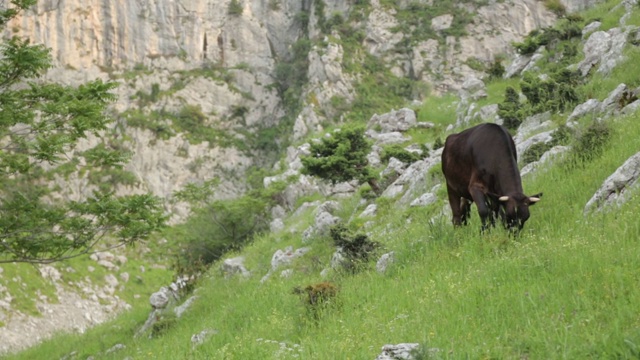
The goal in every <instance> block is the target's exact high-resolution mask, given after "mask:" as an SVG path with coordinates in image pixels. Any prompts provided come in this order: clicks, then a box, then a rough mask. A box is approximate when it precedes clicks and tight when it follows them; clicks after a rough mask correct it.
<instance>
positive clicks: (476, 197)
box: [469, 186, 491, 231]
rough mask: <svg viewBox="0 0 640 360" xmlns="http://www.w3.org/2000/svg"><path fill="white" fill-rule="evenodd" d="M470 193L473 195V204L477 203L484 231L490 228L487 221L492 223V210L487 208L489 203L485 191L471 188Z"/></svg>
mask: <svg viewBox="0 0 640 360" xmlns="http://www.w3.org/2000/svg"><path fill="white" fill-rule="evenodd" d="M469 192H470V193H471V197H472V198H473V202H475V203H476V207H477V208H478V215H480V220H481V221H482V231H484V230H486V229H487V228H488V226H489V225H488V224H487V220H489V223H491V220H490V219H489V217H490V216H491V210H490V209H489V207H488V206H487V201H486V198H485V195H484V191H482V189H481V188H480V187H477V186H471V187H469Z"/></svg>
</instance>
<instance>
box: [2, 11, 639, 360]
mask: <svg viewBox="0 0 640 360" xmlns="http://www.w3.org/2000/svg"><path fill="white" fill-rule="evenodd" d="M610 3H617V1H610V2H609V3H608V4H605V5H603V7H602V8H601V9H610V8H611V4H610ZM603 14H605V12H604V11H601V12H597V11H590V12H589V13H588V14H586V15H585V18H587V19H589V18H593V17H595V16H601V17H603V19H602V20H603V23H604V24H608V23H613V20H611V19H609V18H608V17H607V16H611V17H614V16H617V17H618V18H619V16H620V15H621V14H619V12H615V13H612V14H610V15H606V16H605V15H603ZM638 19H640V9H638V10H635V11H634V12H633V13H632V16H631V18H630V20H629V21H635V22H637V21H638ZM626 55H627V60H626V62H625V63H624V64H622V65H619V66H618V67H617V69H616V70H615V71H614V72H613V73H612V74H611V75H610V76H608V77H601V76H598V75H596V76H593V77H591V78H590V82H589V83H588V84H586V85H584V86H581V87H580V88H579V89H578V90H579V92H580V93H581V94H582V95H583V96H585V97H586V98H589V97H593V98H596V99H599V100H602V99H603V98H605V97H606V95H607V94H608V93H609V92H610V91H611V90H612V89H613V88H615V87H616V86H617V85H618V84H619V83H621V82H624V83H626V84H627V85H628V86H629V87H631V88H635V87H638V86H640V68H639V67H640V65H638V64H640V52H639V51H638V50H637V48H636V47H633V48H630V49H629V50H628V51H627V54H626ZM550 58H553V57H550ZM543 66H544V65H543ZM506 85H511V86H514V80H509V81H501V80H499V81H496V82H494V83H492V84H491V85H490V86H489V87H488V91H489V92H491V93H490V94H489V98H491V99H498V100H497V101H500V100H501V99H502V96H503V94H504V89H505V87H506ZM454 101H455V99H454V98H453V97H447V98H440V99H430V100H428V101H427V103H426V104H425V107H424V111H420V112H419V116H420V120H425V121H426V120H430V119H435V121H436V123H437V125H438V126H437V129H438V131H444V129H445V128H446V125H447V124H448V123H454V122H455V119H453V117H452V109H455V104H453V102H454ZM430 105H434V106H430ZM435 105H437V106H435ZM436 109H441V111H442V113H445V114H448V115H447V116H442V115H441V113H440V112H439V111H438V110H436ZM567 115H568V113H564V114H554V115H553V120H554V121H555V122H556V123H558V124H560V123H563V122H564V119H566V116H567ZM447 118H448V120H447ZM447 121H448V122H447ZM593 121H594V119H592V118H591V117H585V118H582V119H581V120H580V122H579V124H578V127H579V128H580V129H586V128H587V127H588V126H589V125H590V124H591V123H592V122H593ZM605 121H606V123H607V124H608V125H609V126H610V129H611V130H612V132H611V138H610V140H609V141H608V142H607V145H606V146H605V147H604V149H603V151H602V153H600V154H596V155H595V156H594V157H593V158H591V159H588V160H587V161H581V160H576V161H574V160H572V159H573V158H571V156H570V157H569V158H568V159H567V160H564V161H558V162H556V163H555V164H553V165H552V166H551V167H549V168H547V169H542V170H539V171H538V172H536V173H535V174H532V175H528V176H526V177H525V178H524V179H523V181H524V189H525V192H527V193H529V194H533V193H537V192H544V196H543V198H542V200H541V201H540V202H539V203H538V204H536V205H535V207H533V208H532V209H531V212H532V216H531V219H530V220H529V221H528V222H527V224H526V226H525V229H524V231H523V233H522V234H521V235H520V236H518V237H513V236H510V235H509V234H508V233H506V232H505V231H503V230H502V229H495V230H493V231H491V232H489V233H487V234H484V235H481V234H480V232H479V229H480V221H479V219H478V216H477V212H476V211H475V207H474V208H473V211H472V219H471V224H470V225H469V226H467V227H464V228H458V229H454V228H453V227H452V226H451V224H450V219H449V217H448V215H446V216H444V217H443V216H441V213H442V209H443V207H444V206H445V204H446V203H445V194H444V190H442V189H441V190H440V192H439V195H440V199H441V201H438V202H437V203H436V204H433V205H430V206H427V207H422V208H402V207H398V206H397V205H396V204H395V203H394V202H393V201H392V200H389V199H378V200H369V202H376V203H377V205H378V213H377V215H376V217H375V219H374V223H373V225H369V227H365V225H364V222H365V220H364V219H359V218H354V217H353V215H354V214H359V213H360V212H362V210H364V208H365V207H366V205H367V203H366V202H363V201H361V200H362V199H360V198H359V197H358V196H354V197H352V198H348V199H338V201H340V203H341V206H342V207H341V209H340V210H339V212H338V214H337V215H338V216H340V217H341V218H342V219H343V220H344V221H345V222H350V226H351V228H352V229H360V230H362V231H366V232H367V233H368V234H369V238H370V239H371V240H373V241H376V242H378V243H380V245H381V248H380V249H379V250H378V253H377V254H378V255H379V254H382V253H385V252H388V251H394V252H395V259H396V260H395V262H394V263H393V264H391V265H390V267H389V269H388V270H387V272H386V273H384V274H380V273H378V272H377V271H376V270H375V268H374V263H373V262H368V263H366V264H364V265H363V266H362V268H361V269H359V271H357V272H346V271H345V272H340V271H332V272H329V274H328V275H327V277H325V278H323V277H322V276H321V275H320V272H321V271H322V270H323V269H325V268H327V267H328V266H329V263H330V260H331V256H332V253H333V252H334V250H335V247H334V245H333V242H332V239H331V238H329V237H328V236H325V237H316V238H314V239H312V240H311V241H310V242H309V243H303V241H302V231H303V230H304V229H305V228H306V226H304V225H306V224H308V223H310V222H311V219H312V217H313V214H312V213H311V210H309V211H307V212H306V213H303V214H300V215H297V216H296V217H292V218H289V219H286V221H285V224H286V226H287V227H286V229H285V230H283V231H282V232H281V233H267V234H263V235H261V236H259V237H257V238H255V239H254V241H253V242H252V243H250V244H249V245H248V246H246V247H245V248H244V249H243V250H242V255H243V256H245V258H246V262H245V264H246V267H247V268H248V269H249V270H250V271H251V272H252V276H251V277H249V278H246V279H245V278H241V277H232V278H225V277H224V276H223V275H222V274H221V273H220V272H219V271H218V269H219V266H218V264H214V266H213V267H212V268H211V270H210V271H209V273H208V274H207V275H206V276H205V277H204V278H203V279H202V280H201V282H200V284H199V285H200V286H199V288H198V289H197V290H196V291H195V295H196V296H197V299H196V300H195V302H194V303H193V305H192V307H191V308H190V309H189V310H188V311H187V312H186V313H185V315H183V317H182V318H180V319H178V320H176V321H168V322H165V324H166V328H164V329H160V331H159V334H158V335H157V336H156V337H154V338H151V339H149V338H147V337H143V338H137V339H134V338H133V334H134V333H135V332H136V330H137V329H138V328H139V327H140V326H141V325H142V324H143V323H144V321H145V320H146V318H147V316H148V314H149V310H150V309H149V308H148V305H147V302H146V299H141V300H140V302H139V303H138V304H137V305H136V306H134V309H133V310H132V311H130V312H128V313H126V314H123V315H122V316H120V317H119V318H118V319H116V320H115V321H113V322H110V323H108V324H104V325H101V326H98V327H96V328H93V329H91V330H89V331H88V332H87V333H85V334H82V335H73V334H70V335H61V336H60V337H57V338H55V339H53V340H51V341H47V342H45V343H43V344H41V345H39V346H37V347H34V348H32V349H29V350H27V351H24V352H22V353H20V354H16V355H12V356H8V357H7V358H8V359H58V358H62V357H64V356H66V355H69V354H73V355H71V356H69V357H68V358H69V359H86V358H87V357H88V356H93V357H94V358H95V359H125V358H129V359H294V358H298V359H374V358H375V357H376V356H377V355H378V354H379V353H380V348H381V347H382V346H383V345H384V344H390V343H391V344H395V343H402V342H419V343H421V344H422V346H423V347H424V348H425V349H429V348H436V349H439V351H438V352H437V354H436V355H435V357H436V358H445V359H464V358H469V359H480V358H482V359H484V358H494V359H589V358H591V359H611V358H616V359H629V358H639V357H640V305H639V304H640V242H639V241H640V222H639V221H638V218H637V214H638V213H639V212H640V202H639V201H638V200H640V191H636V192H635V193H634V194H633V195H632V196H631V198H630V200H629V201H628V202H627V203H626V204H624V205H622V206H620V207H614V208H611V209H609V210H608V211H605V212H598V213H594V214H589V215H584V214H583V209H584V205H585V204H586V202H587V201H588V200H589V198H590V197H591V196H592V195H593V193H594V192H595V191H596V190H597V189H598V187H599V186H600V185H601V184H602V182H603V181H604V180H605V179H606V178H607V177H608V176H609V175H610V174H611V173H612V172H613V171H615V169H616V168H618V167H619V166H620V165H621V164H622V163H623V162H624V161H625V160H626V159H627V158H628V157H629V156H631V155H633V154H635V153H637V152H638V151H640V113H636V114H632V115H628V116H621V117H614V118H610V119H607V120H605ZM424 131H425V133H420V132H419V131H416V133H415V134H412V135H414V138H415V139H432V138H433V137H436V136H440V137H444V135H445V134H444V133H440V134H433V133H430V132H429V131H433V130H424ZM434 175H435V176H439V175H438V174H434ZM287 246H293V247H294V248H295V249H298V248H300V247H303V246H310V247H311V249H312V250H311V251H310V252H309V253H307V254H305V255H304V256H303V257H302V258H300V259H297V260H296V261H295V262H294V263H293V264H292V265H291V266H290V268H292V269H294V272H293V275H292V276H291V277H289V278H281V277H279V276H277V274H276V275H274V276H272V277H271V278H270V279H269V280H267V281H266V282H264V283H261V282H260V279H261V278H262V276H263V275H264V274H266V273H267V272H268V271H269V269H270V267H271V264H270V261H271V257H272V255H273V253H274V252H275V251H276V250H277V249H284V248H285V247H287ZM235 255H237V254H229V255H228V256H227V257H232V256H235ZM376 258H377V257H376ZM323 281H330V282H331V283H333V284H335V286H336V287H337V289H338V292H337V295H336V296H335V298H334V299H333V300H332V301H331V302H330V304H329V305H327V306H323V307H320V308H316V307H313V306H309V305H308V304H305V301H304V297H302V296H300V295H298V294H294V291H293V289H294V288H295V287H299V286H300V287H303V288H304V287H306V286H308V285H312V284H317V283H320V282H323ZM203 330H208V331H209V332H210V333H211V334H210V335H209V336H208V337H206V340H205V341H204V343H202V344H201V345H194V344H192V342H191V337H192V335H194V334H198V333H200V332H201V331H203ZM115 344H124V345H125V346H126V347H125V348H124V349H121V350H117V351H114V352H112V353H109V354H107V353H106V350H107V349H110V348H111V347H113V346H114V345H115ZM419 357H422V358H428V355H427V354H426V352H425V353H423V354H422V355H419Z"/></svg>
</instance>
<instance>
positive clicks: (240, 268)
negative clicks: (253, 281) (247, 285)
mask: <svg viewBox="0 0 640 360" xmlns="http://www.w3.org/2000/svg"><path fill="white" fill-rule="evenodd" d="M220 270H222V273H223V274H224V275H225V276H226V277H231V276H234V275H236V274H239V275H241V276H242V277H245V278H246V277H249V276H251V273H250V272H249V270H247V269H246V268H245V267H244V256H238V257H234V258H230V259H225V260H224V261H223V262H222V265H220Z"/></svg>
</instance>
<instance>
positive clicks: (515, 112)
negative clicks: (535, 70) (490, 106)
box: [498, 86, 525, 130]
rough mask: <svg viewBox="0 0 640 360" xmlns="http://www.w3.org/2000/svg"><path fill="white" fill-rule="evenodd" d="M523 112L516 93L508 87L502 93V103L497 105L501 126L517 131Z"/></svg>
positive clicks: (522, 118)
mask: <svg viewBox="0 0 640 360" xmlns="http://www.w3.org/2000/svg"><path fill="white" fill-rule="evenodd" d="M524 115H525V114H524V112H523V110H522V105H521V104H520V99H519V96H518V93H517V92H516V90H515V89H514V88H512V87H511V86H508V87H507V88H506V90H505V93H504V101H503V102H501V103H500V104H498V116H500V118H502V120H503V125H504V126H505V127H506V128H507V129H511V130H514V129H517V128H518V126H520V124H521V123H522V121H523V120H524Z"/></svg>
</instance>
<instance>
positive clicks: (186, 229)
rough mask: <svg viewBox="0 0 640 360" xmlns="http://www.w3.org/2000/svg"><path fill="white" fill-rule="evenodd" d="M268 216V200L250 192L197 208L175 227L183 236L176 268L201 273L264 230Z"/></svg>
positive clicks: (180, 235)
mask: <svg viewBox="0 0 640 360" xmlns="http://www.w3.org/2000/svg"><path fill="white" fill-rule="evenodd" d="M267 220H268V212H267V202H266V201H265V200H264V199H261V198H258V197H253V196H249V195H245V196H243V197H240V198H238V199H234V200H216V201H214V202H212V203H210V204H208V205H206V206H203V207H201V208H196V209H195V210H194V214H193V215H192V216H191V217H190V218H189V219H188V220H187V222H186V223H185V224H182V225H178V226H176V227H175V229H173V230H172V233H173V236H175V237H178V238H179V239H180V240H179V244H180V245H179V246H180V251H179V254H178V257H177V259H176V262H175V264H174V268H175V269H177V270H180V271H181V273H182V274H184V275H200V274H201V272H202V271H203V270H204V269H206V268H208V266H210V265H211V264H212V263H213V262H214V261H216V260H218V259H220V258H221V257H222V256H224V255H225V254H226V253H228V252H229V251H237V250H239V249H241V248H242V247H243V246H244V245H246V244H247V243H248V242H249V241H251V239H252V238H253V236H254V235H255V234H256V233H259V232H260V231H263V230H265V229H266V228H267V225H268V222H267Z"/></svg>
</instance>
